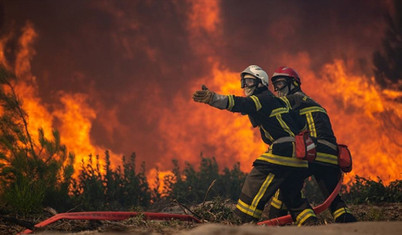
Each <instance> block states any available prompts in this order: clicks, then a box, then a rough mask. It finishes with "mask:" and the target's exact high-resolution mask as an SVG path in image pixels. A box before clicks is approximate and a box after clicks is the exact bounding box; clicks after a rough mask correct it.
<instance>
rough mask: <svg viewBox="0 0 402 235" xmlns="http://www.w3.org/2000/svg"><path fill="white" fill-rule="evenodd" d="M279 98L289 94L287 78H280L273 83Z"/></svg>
mask: <svg viewBox="0 0 402 235" xmlns="http://www.w3.org/2000/svg"><path fill="white" fill-rule="evenodd" d="M273 85H274V89H275V91H276V93H277V94H278V96H285V95H287V94H288V93H289V83H288V81H287V79H286V78H278V79H276V80H275V82H274V83H273Z"/></svg>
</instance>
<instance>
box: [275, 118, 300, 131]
mask: <svg viewBox="0 0 402 235" xmlns="http://www.w3.org/2000/svg"><path fill="white" fill-rule="evenodd" d="M276 119H277V120H278V122H279V124H281V127H282V128H283V130H284V131H286V132H287V133H288V134H289V135H290V136H295V134H294V133H293V132H292V131H291V130H290V128H289V126H288V125H287V124H286V122H285V121H283V119H282V116H281V115H276Z"/></svg>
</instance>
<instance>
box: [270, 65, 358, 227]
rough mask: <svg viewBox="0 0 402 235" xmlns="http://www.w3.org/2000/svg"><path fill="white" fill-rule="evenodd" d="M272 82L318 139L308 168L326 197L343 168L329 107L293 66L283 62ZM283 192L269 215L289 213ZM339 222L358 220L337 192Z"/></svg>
mask: <svg viewBox="0 0 402 235" xmlns="http://www.w3.org/2000/svg"><path fill="white" fill-rule="evenodd" d="M271 80H272V83H273V86H274V89H275V91H276V92H277V95H278V96H279V97H281V98H282V99H283V100H285V101H286V103H288V105H289V106H290V107H291V108H292V110H293V111H295V112H296V113H298V114H299V116H300V117H302V118H301V120H302V121H303V124H305V125H306V128H307V129H308V131H309V133H310V135H311V137H312V138H313V139H314V142H315V143H316V145H317V147H316V158H315V161H314V162H311V163H309V169H310V172H311V174H312V175H314V177H315V179H316V181H317V182H318V184H319V187H320V189H321V191H322V192H323V194H324V196H325V197H328V196H329V194H330V193H331V192H332V191H333V189H334V188H335V187H336V185H337V182H338V181H339V178H340V177H341V174H342V172H341V170H340V168H339V165H338V145H337V141H336V138H335V135H334V132H333V130H332V126H331V121H330V119H329V116H328V114H327V111H326V110H325V109H324V108H323V107H322V106H321V105H320V104H318V103H317V102H315V101H314V100H313V99H311V98H310V97H309V96H307V95H306V94H305V93H303V92H302V90H301V79H300V76H299V74H298V73H297V72H296V71H295V70H294V69H292V68H290V67H286V66H281V67H279V68H277V69H276V70H275V72H274V74H273V75H272V78H271ZM299 120H300V119H299ZM282 195H283V192H278V193H277V194H276V195H275V197H274V198H273V199H272V202H271V208H270V215H269V217H270V218H275V217H279V216H282V215H284V214H287V210H286V203H285V205H284V204H283V203H282V200H281V197H282ZM330 210H331V212H332V215H333V217H334V220H335V222H337V223H347V222H356V218H355V217H354V216H353V215H352V214H351V213H350V210H349V208H348V207H347V206H346V203H345V202H344V201H343V200H342V199H341V197H340V196H339V195H338V196H337V197H336V198H335V200H334V201H333V202H332V204H331V206H330Z"/></svg>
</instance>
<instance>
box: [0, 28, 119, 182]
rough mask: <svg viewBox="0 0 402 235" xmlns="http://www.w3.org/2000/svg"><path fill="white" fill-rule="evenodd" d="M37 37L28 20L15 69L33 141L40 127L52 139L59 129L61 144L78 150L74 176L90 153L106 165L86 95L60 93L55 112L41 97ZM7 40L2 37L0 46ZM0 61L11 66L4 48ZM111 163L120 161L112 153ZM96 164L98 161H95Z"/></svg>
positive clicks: (68, 148) (116, 163) (94, 112)
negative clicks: (34, 66) (34, 62)
mask: <svg viewBox="0 0 402 235" xmlns="http://www.w3.org/2000/svg"><path fill="white" fill-rule="evenodd" d="M35 38H36V32H35V30H34V28H33V26H32V24H30V23H27V25H26V26H25V27H24V29H23V33H22V35H21V37H20V38H19V50H18V52H17V56H16V61H15V68H14V69H13V72H14V73H15V74H16V76H17V82H16V84H15V91H16V93H17V95H18V96H19V97H20V98H21V99H22V101H23V105H22V107H23V109H24V110H25V111H26V113H27V114H28V131H29V133H30V134H31V135H32V139H33V141H34V142H35V143H36V144H37V145H38V144H39V143H38V142H37V140H38V136H39V132H38V129H39V128H43V130H44V134H45V137H46V138H49V139H51V138H52V137H51V133H52V130H54V129H57V130H58V131H59V132H60V138H61V143H62V144H65V145H66V146H67V150H68V151H70V152H73V153H75V155H76V158H75V164H74V167H75V169H76V172H75V175H77V174H78V170H79V169H80V167H81V159H87V157H88V155H89V154H92V155H97V154H99V155H100V156H101V157H100V163H101V165H102V164H103V162H104V160H103V156H104V152H105V149H104V148H102V147H99V146H95V145H93V144H92V142H91V138H90V130H91V126H92V122H93V120H94V119H95V117H96V111H95V110H94V109H93V108H91V107H89V106H88V104H87V102H86V95H84V94H67V93H62V92H60V93H59V95H60V98H59V101H60V102H61V104H62V105H61V107H53V111H52V112H51V111H49V107H50V105H51V104H48V106H46V105H45V104H44V102H43V101H42V100H41V99H40V98H39V95H38V87H37V83H36V79H35V77H34V76H33V75H32V74H31V64H30V62H31V59H32V57H33V55H34V54H35V52H34V50H33V47H32V43H33V41H34V40H35ZM6 41H7V40H4V39H3V40H1V41H0V42H1V44H0V49H3V45H4V43H5V42H6ZM0 55H2V56H0V59H1V60H0V63H1V64H3V65H4V66H6V68H8V69H11V68H10V66H8V63H7V61H6V60H5V57H4V56H3V51H1V54H0ZM56 119H57V121H59V122H60V125H59V126H57V127H56V126H55V121H56ZM110 155H111V162H112V166H116V165H118V164H120V163H121V162H120V158H119V157H118V155H117V154H115V153H113V152H112V153H110ZM94 164H96V163H95V162H94Z"/></svg>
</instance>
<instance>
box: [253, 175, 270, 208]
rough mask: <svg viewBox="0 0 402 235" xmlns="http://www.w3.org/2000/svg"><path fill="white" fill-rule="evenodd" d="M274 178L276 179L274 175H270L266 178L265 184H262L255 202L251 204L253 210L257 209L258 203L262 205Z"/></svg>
mask: <svg viewBox="0 0 402 235" xmlns="http://www.w3.org/2000/svg"><path fill="white" fill-rule="evenodd" d="M274 177H275V175H274V174H272V173H269V174H268V176H267V178H265V180H264V183H262V185H261V187H260V189H259V190H258V193H257V195H255V197H254V199H253V202H252V203H251V207H252V208H257V205H258V203H260V201H261V198H262V196H264V194H265V192H266V191H267V188H268V186H269V185H270V184H271V182H272V180H273V179H274Z"/></svg>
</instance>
